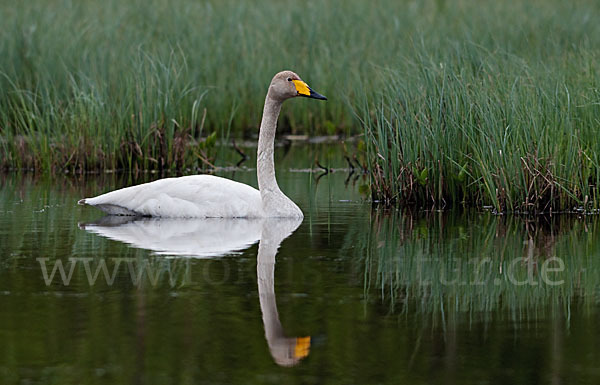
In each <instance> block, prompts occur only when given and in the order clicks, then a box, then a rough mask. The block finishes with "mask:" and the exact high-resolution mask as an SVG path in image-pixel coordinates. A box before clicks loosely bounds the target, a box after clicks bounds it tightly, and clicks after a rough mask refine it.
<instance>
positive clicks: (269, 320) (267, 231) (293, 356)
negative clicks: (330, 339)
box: [256, 219, 310, 366]
mask: <svg viewBox="0 0 600 385" xmlns="http://www.w3.org/2000/svg"><path fill="white" fill-rule="evenodd" d="M301 222H302V220H301V219H281V220H276V219H273V220H267V221H266V222H264V224H263V229H262V234H261V238H260V243H259V244H258V256H257V263H256V275H257V278H258V295H259V300H260V310H261V312H262V319H263V324H264V327H265V337H266V339H267V344H268V345H269V350H270V351H271V355H272V356H273V359H274V360H275V362H277V364H279V365H282V366H293V365H296V364H297V363H298V362H299V361H300V360H301V359H302V358H304V357H306V356H307V355H308V353H309V349H310V337H303V338H287V337H286V336H285V334H284V333H283V327H282V326H281V321H279V312H278V311H277V301H276V299H275V256H276V255H277V249H278V248H279V245H280V244H281V242H282V241H283V240H284V239H285V238H286V237H287V236H288V235H290V234H291V233H292V232H293V231H294V230H295V229H296V228H297V227H298V225H300V223H301Z"/></svg>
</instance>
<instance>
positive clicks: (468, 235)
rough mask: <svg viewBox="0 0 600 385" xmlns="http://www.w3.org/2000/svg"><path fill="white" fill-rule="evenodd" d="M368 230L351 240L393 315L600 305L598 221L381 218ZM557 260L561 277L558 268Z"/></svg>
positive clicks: (520, 313) (371, 287) (515, 313)
mask: <svg viewBox="0 0 600 385" xmlns="http://www.w3.org/2000/svg"><path fill="white" fill-rule="evenodd" d="M540 221H544V219H540ZM368 229H369V230H368V231H367V232H364V233H360V234H350V235H349V239H350V238H352V239H356V240H354V241H353V243H354V245H355V246H356V252H357V256H358V257H359V258H360V260H361V261H362V262H361V263H363V264H364V282H365V290H366V291H367V293H372V292H374V291H378V292H379V295H380V296H381V298H382V299H385V300H386V301H389V303H390V304H391V307H392V310H399V311H401V312H404V313H408V312H417V313H423V314H431V313H434V314H440V315H441V316H442V317H443V316H444V314H445V313H448V312H460V313H472V314H475V313H484V314H485V313H490V312H494V311H497V310H501V311H502V312H505V314H509V315H510V317H511V318H513V319H518V318H520V317H525V316H532V315H533V314H534V313H535V312H536V311H538V310H539V311H542V310H544V309H547V308H548V306H552V307H553V308H561V307H562V308H564V309H565V312H566V313H567V314H568V310H569V307H570V305H571V303H572V302H573V301H575V300H577V301H578V302H582V303H583V304H584V305H586V306H591V305H593V304H594V303H595V301H596V300H597V288H598V284H599V283H600V269H598V266H595V259H596V258H597V257H598V255H600V244H598V243H597V242H594V239H593V238H592V234H593V233H594V232H595V230H596V229H597V222H596V221H592V222H589V223H587V222H586V221H585V220H577V219H573V218H570V217H557V218H554V219H552V220H550V222H549V223H546V224H542V223H541V222H528V221H526V220H524V219H522V218H515V217H513V218H505V217H496V216H491V215H485V216H475V217H470V216H469V215H467V214H465V215H456V216H453V215H452V214H445V215H442V214H432V215H431V216H426V217H422V218H418V219H417V218H415V217H413V216H411V215H384V214H380V213H378V214H375V215H374V216H373V218H372V222H371V223H370V226H369V227H368ZM557 260H560V261H562V262H563V263H564V270H563V271H561V272H555V271H552V270H550V269H551V268H559V267H560V262H559V261H557ZM544 266H545V267H544ZM544 269H547V270H546V271H545V272H544ZM544 277H546V279H544ZM559 281H563V282H562V283H561V284H556V285H552V283H557V282H559ZM398 308H399V309H398Z"/></svg>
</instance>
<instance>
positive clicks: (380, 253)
mask: <svg viewBox="0 0 600 385" xmlns="http://www.w3.org/2000/svg"><path fill="white" fill-rule="evenodd" d="M296 151H298V153H300V152H301V151H299V150H296ZM319 151H321V150H319ZM318 154H319V157H320V159H321V163H327V165H329V166H331V167H343V166H344V162H343V158H341V157H340V156H338V155H339V154H337V155H336V154H335V153H328V152H326V151H325V152H319V153H318ZM312 155H313V154H312V153H311V156H312ZM308 158H311V157H308ZM297 159H301V160H300V161H298V160H297ZM313 159H314V157H312V158H311V159H308V160H307V157H306V156H303V157H300V156H291V157H290V156H287V157H285V158H283V159H282V160H281V163H282V167H281V170H282V171H281V172H279V174H278V175H279V179H280V185H281V187H282V189H283V190H284V191H286V193H288V194H289V196H290V197H291V198H292V199H293V200H294V201H296V202H297V203H298V204H299V206H300V207H301V208H302V209H303V211H304V212H305V215H306V217H305V219H304V221H302V223H294V222H293V221H291V222H290V221H246V222H243V223H237V224H236V223H234V224H232V223H231V222H228V221H213V222H210V223H206V222H202V221H200V222H199V221H152V220H147V221H142V222H135V223H126V224H121V225H120V226H116V224H114V223H112V225H113V226H112V227H107V226H98V225H94V222H96V221H97V220H98V219H99V218H101V217H102V214H101V213H100V212H98V211H96V210H94V209H92V208H82V207H79V206H76V205H75V202H76V201H77V199H79V198H81V197H82V196H89V195H93V194H95V193H98V192H102V191H107V190H110V189H113V188H117V187H122V186H125V185H128V184H130V183H132V182H133V179H132V177H131V176H117V175H114V174H110V175H102V176H97V177H87V178H85V179H77V178H74V177H55V178H41V177H40V178H34V177H32V176H15V175H8V176H3V177H2V187H1V189H0V214H1V215H0V242H1V245H2V247H1V251H0V309H1V310H0V340H1V341H2V349H0V379H1V381H0V383H2V384H70V383H73V384H75V383H77V384H80V383H89V384H125V383H126V384H130V383H138V384H187V383H195V384H197V383H199V384H237V383H243V384H254V383H256V384H295V383H298V384H300V383H302V384H312V383H332V384H333V383H335V384H396V383H413V384H415V383H416V384H427V383H445V384H495V383H497V384H500V383H502V384H504V383H511V384H562V383H574V382H576V383H579V384H596V383H598V381H599V380H600V347H599V346H600V345H598V341H599V338H600V326H598V325H599V324H600V323H599V322H598V321H599V314H600V312H599V311H598V310H599V307H598V301H599V299H600V292H599V291H598V290H599V287H598V284H599V283H600V268H599V266H598V258H600V241H599V239H598V236H597V234H598V221H597V220H596V219H595V218H589V217H588V218H585V217H584V218H575V217H555V218H546V219H543V220H535V221H531V220H529V221H528V220H525V219H523V218H511V217H498V216H493V215H491V214H489V213H485V212H474V211H466V212H458V211H453V212H446V213H437V212H419V211H417V212H413V213H406V212H404V213H399V212H395V211H392V212H386V211H384V210H381V209H380V210H373V209H372V207H371V205H370V204H368V203H363V196H362V195H361V194H360V193H359V190H361V189H360V188H359V186H360V185H361V184H364V180H363V179H361V178H360V177H359V178H358V179H357V180H353V178H351V179H350V180H349V181H348V184H347V185H345V181H346V179H347V173H345V172H335V173H330V174H328V175H325V176H323V177H322V178H320V179H319V180H318V183H317V182H316V178H317V175H316V174H314V173H307V172H297V170H296V171H285V170H289V169H290V168H295V169H303V168H307V167H310V165H311V163H312V160H313ZM324 159H325V160H324ZM327 159H329V160H327ZM337 159H342V160H340V161H338V160H337ZM224 175H226V176H228V177H233V178H235V179H237V180H240V181H244V182H247V183H251V184H255V182H256V177H255V176H254V174H253V171H252V170H250V171H245V172H244V171H238V172H235V173H231V172H226V173H224ZM153 177H154V176H147V175H146V176H144V177H142V178H141V179H142V180H145V179H149V178H153ZM104 225H106V223H105V224H104ZM296 226H297V228H296ZM288 235H289V236H288ZM286 236H287V237H286ZM259 238H260V239H262V241H261V242H257V240H258V239H259ZM278 245H280V247H279V248H278V249H277V246H278ZM211 254H212V255H213V256H212V257H211ZM214 255H220V256H218V257H215V256H214ZM58 261H60V262H61V263H62V265H63V268H64V269H65V278H67V279H68V278H69V277H68V273H69V271H70V268H71V266H74V267H73V273H72V276H71V277H70V280H69V282H68V284H65V280H64V279H63V277H61V275H60V272H59V271H58V270H57V272H56V273H55V275H54V276H53V277H52V278H50V274H51V271H52V269H53V268H54V267H55V266H56V264H57V262H58ZM103 266H104V267H105V268H106V272H107V276H108V278H113V279H114V281H112V282H107V279H106V278H107V276H105V273H104V271H103V270H102V267H103ZM561 266H562V267H563V268H562V269H561ZM43 267H44V268H45V273H46V276H45V275H44V268H43ZM140 271H142V275H141V277H140V276H138V273H139V272H140ZM96 272H98V275H97V277H95V279H94V274H95V273H96ZM92 281H93V283H92ZM109 281H110V279H109Z"/></svg>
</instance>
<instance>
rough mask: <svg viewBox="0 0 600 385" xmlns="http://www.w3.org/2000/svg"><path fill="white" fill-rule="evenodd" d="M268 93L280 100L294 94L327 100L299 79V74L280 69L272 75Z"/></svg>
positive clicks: (294, 95) (291, 96)
mask: <svg viewBox="0 0 600 385" xmlns="http://www.w3.org/2000/svg"><path fill="white" fill-rule="evenodd" d="M269 95H270V96H271V97H272V98H274V99H276V100H280V101H284V100H286V99H290V98H294V97H296V96H304V97H306V98H312V99H319V100H327V98H326V97H325V96H323V95H321V94H319V93H318V92H315V91H313V90H312V89H311V88H310V87H309V86H308V84H306V83H305V82H304V81H303V80H302V79H300V76H298V75H297V74H295V73H294V72H292V71H282V72H279V73H278V74H277V75H275V76H274V77H273V80H271V85H270V86H269Z"/></svg>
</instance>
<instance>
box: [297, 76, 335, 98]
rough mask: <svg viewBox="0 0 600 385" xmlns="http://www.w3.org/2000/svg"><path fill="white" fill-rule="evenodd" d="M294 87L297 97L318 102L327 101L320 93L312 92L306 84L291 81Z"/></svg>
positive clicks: (299, 81)
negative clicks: (317, 100)
mask: <svg viewBox="0 0 600 385" xmlns="http://www.w3.org/2000/svg"><path fill="white" fill-rule="evenodd" d="M292 81H293V82H294V85H295V86H296V91H298V96H304V97H307V98H312V99H319V100H327V98H326V97H325V96H323V95H321V94H320V93H318V92H316V91H313V90H312V89H311V88H310V87H309V86H308V84H306V83H304V82H303V81H302V80H292Z"/></svg>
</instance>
